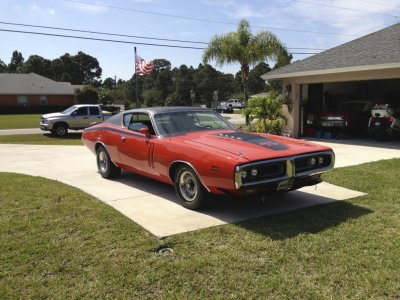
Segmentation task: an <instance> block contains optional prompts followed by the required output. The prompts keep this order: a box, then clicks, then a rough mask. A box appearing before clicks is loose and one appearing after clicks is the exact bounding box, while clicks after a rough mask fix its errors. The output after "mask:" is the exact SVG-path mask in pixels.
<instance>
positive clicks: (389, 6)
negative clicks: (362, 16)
mask: <svg viewBox="0 0 400 300" xmlns="http://www.w3.org/2000/svg"><path fill="white" fill-rule="evenodd" d="M356 1H358V2H363V3H368V4H373V5H378V6H383V7H388V8H394V9H398V10H400V7H396V6H392V5H387V4H385V3H379V2H374V1H366V0H356Z"/></svg>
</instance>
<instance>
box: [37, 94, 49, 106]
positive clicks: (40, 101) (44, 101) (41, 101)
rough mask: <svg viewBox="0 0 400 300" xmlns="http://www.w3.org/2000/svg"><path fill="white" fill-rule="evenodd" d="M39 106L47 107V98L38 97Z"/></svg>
mask: <svg viewBox="0 0 400 300" xmlns="http://www.w3.org/2000/svg"><path fill="white" fill-rule="evenodd" d="M39 104H40V105H47V104H48V101H47V96H40V97H39Z"/></svg>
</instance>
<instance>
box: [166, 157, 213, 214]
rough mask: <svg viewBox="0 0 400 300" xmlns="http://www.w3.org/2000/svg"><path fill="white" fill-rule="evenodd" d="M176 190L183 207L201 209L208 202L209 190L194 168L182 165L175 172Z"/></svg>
mask: <svg viewBox="0 0 400 300" xmlns="http://www.w3.org/2000/svg"><path fill="white" fill-rule="evenodd" d="M174 185H175V192H176V194H177V196H178V198H179V200H180V202H181V204H182V206H183V207H186V208H188V209H193V210H196V209H200V208H202V207H204V206H205V205H206V204H207V202H208V199H207V196H208V195H207V191H206V189H205V188H204V186H203V184H202V183H201V182H200V180H199V178H198V177H197V175H196V173H195V172H194V171H193V169H192V168H190V167H188V166H185V165H182V166H181V167H179V168H178V169H177V171H176V173H175V177H174Z"/></svg>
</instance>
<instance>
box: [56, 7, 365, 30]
mask: <svg viewBox="0 0 400 300" xmlns="http://www.w3.org/2000/svg"><path fill="white" fill-rule="evenodd" d="M61 1H64V2H71V3H78V4H85V5H90V6H95V7H103V8H110V9H117V10H124V11H131V12H136V13H142V14H149V15H157V16H163V17H171V18H178V19H185V20H192V21H198V22H207V23H217V24H226V25H235V26H236V25H237V23H234V22H226V21H219V20H211V19H204V18H195V17H186V16H180V15H172V14H166V13H160V12H155V11H146V10H140V9H133V8H127V7H119V6H114V5H105V4H97V3H91V2H85V1H78V0H61ZM252 26H253V27H257V28H262V29H270V30H283V31H292V32H301V33H309V34H321V35H335V36H347V37H358V36H356V35H351V34H341V33H330V32H319V31H310V30H300V29H292V28H284V27H272V26H259V25H252Z"/></svg>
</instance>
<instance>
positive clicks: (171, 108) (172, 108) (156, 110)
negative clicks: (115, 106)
mask: <svg viewBox="0 0 400 300" xmlns="http://www.w3.org/2000/svg"><path fill="white" fill-rule="evenodd" d="M180 111H212V112H214V111H213V110H212V109H209V108H204V107H192V106H165V107H147V108H135V109H130V110H126V111H124V112H123V113H124V114H126V113H132V112H146V113H150V114H152V115H157V114H163V113H171V112H180Z"/></svg>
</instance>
